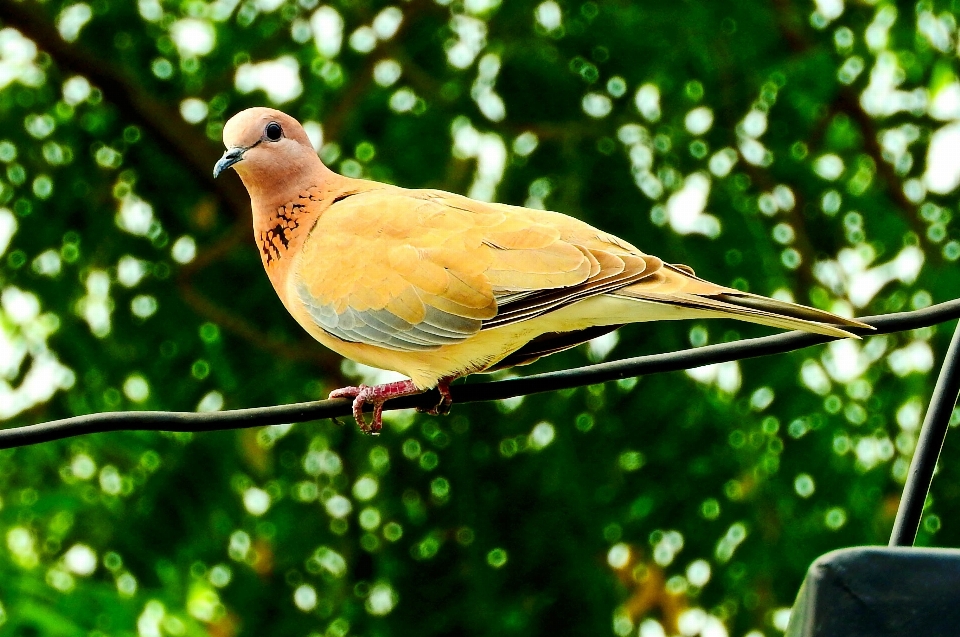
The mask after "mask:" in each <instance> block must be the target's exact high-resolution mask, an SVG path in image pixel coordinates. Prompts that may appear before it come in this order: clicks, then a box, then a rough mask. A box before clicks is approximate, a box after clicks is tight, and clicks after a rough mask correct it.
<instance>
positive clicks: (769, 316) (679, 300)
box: [614, 286, 874, 338]
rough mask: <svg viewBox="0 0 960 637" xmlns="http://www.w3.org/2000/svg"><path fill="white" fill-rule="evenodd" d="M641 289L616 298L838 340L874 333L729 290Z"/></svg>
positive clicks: (822, 314) (814, 311)
mask: <svg viewBox="0 0 960 637" xmlns="http://www.w3.org/2000/svg"><path fill="white" fill-rule="evenodd" d="M638 287H639V286H637V287H634V286H630V287H626V288H622V289H620V290H617V291H616V292H615V293H614V294H615V295H616V296H624V297H627V298H633V299H636V300H640V301H652V302H655V303H667V304H671V305H678V306H681V307H684V308H688V309H692V310H700V311H703V312H707V313H710V314H713V315H714V316H728V317H730V318H735V319H739V320H741V321H747V322H749V323H759V324H760V325H768V326H770V327H779V328H781V329H786V330H802V331H804V332H813V333H815V334H823V335H826V336H835V337H839V338H849V337H853V338H860V337H859V336H858V335H857V334H856V333H854V332H850V331H848V330H849V329H853V330H855V331H860V332H869V331H870V330H873V329H874V328H873V327H872V326H870V325H867V324H866V323H861V322H860V321H856V320H854V319H848V318H844V317H842V316H837V315H836V314H831V313H830V312H824V311H823V310H817V309H814V308H812V307H806V306H804V305H798V304H796V303H789V302H787V301H778V300H776V299H771V298H768V297H765V296H759V295H757V294H750V293H749V292H739V291H737V290H731V289H729V288H725V289H723V291H718V292H714V293H710V294H703V293H700V294H697V293H684V292H674V293H672V294H668V295H666V294H665V295H659V294H656V293H650V292H648V291H646V290H643V289H638ZM718 287H719V286H718Z"/></svg>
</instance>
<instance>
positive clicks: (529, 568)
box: [0, 0, 960, 637]
mask: <svg viewBox="0 0 960 637" xmlns="http://www.w3.org/2000/svg"><path fill="white" fill-rule="evenodd" d="M847 4H848V6H846V7H845V8H844V5H843V3H842V2H841V0H818V1H817V2H816V4H815V5H814V4H813V3H807V2H805V1H804V2H801V1H800V0H781V1H778V2H760V1H758V0H754V1H751V2H742V3H730V2H726V3H723V2H683V3H681V2H675V3H659V2H658V3H654V2H646V3H599V2H592V1H587V2H566V1H562V0H557V1H554V0H547V1H546V2H543V3H540V4H536V3H532V4H531V3H526V2H509V3H502V5H501V4H499V3H498V2H497V0H465V1H461V0H456V1H454V2H450V1H449V0H447V1H445V2H431V1H429V0H410V1H409V2H404V3H401V4H398V5H397V6H396V7H388V6H387V5H386V4H383V3H379V2H371V1H368V0H344V1H342V2H337V3H334V4H330V5H323V6H319V4H318V1H317V0H299V2H289V1H287V2H285V1H283V0H239V1H237V0H217V1H216V2H211V3H206V2H202V1H200V0H185V1H183V2H179V3H176V2H169V1H167V0H139V1H138V2H137V3H132V2H130V3H126V2H113V3H108V2H106V1H105V0H93V1H92V2H76V3H73V2H72V0H71V2H64V1H62V0H47V1H45V2H42V3H41V2H35V1H34V0H24V1H23V2H15V1H14V0H0V122H2V123H3V127H2V129H0V257H2V263H0V418H3V419H4V420H5V423H6V424H7V425H9V426H16V425H22V424H28V423H33V422H40V421H44V420H49V419H53V418H58V417H65V416H70V415H75V414H84V413H90V412H96V411H104V410H116V409H167V410H193V409H207V410H209V409H220V408H239V407H247V406H258V405H271V404H278V403H284V402H291V401H299V400H308V399H316V398H319V397H322V396H325V395H326V393H327V392H328V391H329V390H331V389H333V388H335V387H336V386H339V385H341V384H343V383H346V382H348V381H349V382H355V381H356V380H358V379H366V380H370V379H373V378H376V377H377V373H376V372H374V371H373V370H368V369H360V368H358V367H357V366H355V365H352V364H344V365H343V366H341V364H340V361H339V360H337V359H336V357H334V356H332V355H331V354H329V353H327V352H325V351H323V350H322V348H321V347H320V346H319V345H317V344H315V343H313V342H312V341H310V340H309V339H308V338H307V337H306V336H305V335H304V334H302V332H301V330H300V328H299V327H298V326H297V325H296V324H295V323H294V322H293V320H292V319H291V318H290V317H289V316H288V315H287V314H286V312H285V310H284V309H283V307H282V306H281V304H280V303H279V302H278V300H277V298H276V296H275V294H274V292H273V290H272V289H271V287H270V285H269V283H268V281H267V279H266V277H265V276H264V274H263V271H262V268H261V265H260V263H259V258H258V255H257V252H256V249H255V248H254V246H253V243H252V241H251V240H250V237H249V235H250V220H249V210H248V207H247V204H246V199H245V195H244V193H243V192H242V190H241V188H240V185H239V182H238V181H237V180H236V177H235V176H234V175H228V176H227V177H226V178H224V179H222V180H220V181H218V182H213V181H212V179H211V177H210V171H211V170H212V167H213V163H214V161H215V160H216V158H217V157H218V156H219V153H220V152H221V150H222V149H221V148H220V147H219V139H220V134H221V130H222V126H223V123H224V121H225V120H226V119H227V118H229V116H231V115H232V114H233V113H235V112H236V111H238V110H240V109H242V108H245V107H248V106H252V105H257V104H274V105H277V106H278V107H280V108H283V109H284V110H286V111H288V112H290V113H291V114H293V115H295V116H296V117H298V118H299V119H301V121H303V122H305V123H306V124H307V128H308V131H310V133H311V134H312V135H313V136H314V137H315V138H316V141H317V145H318V147H319V148H318V149H319V152H320V154H321V157H323V158H324V160H325V161H326V162H328V163H329V164H330V165H331V166H332V167H334V168H335V169H337V170H339V171H341V172H344V173H346V174H350V175H353V176H363V177H370V178H374V179H378V180H384V181H389V182H393V183H397V184H400V185H403V186H408V187H436V188H443V189H446V190H451V191H455V192H463V193H468V194H471V195H472V196H476V197H479V198H488V199H494V198H495V199H496V200H499V201H504V202H509V203H514V204H520V205H528V206H536V207H546V208H549V209H554V210H560V211H562V212H565V213H568V214H573V215H576V216H578V217H580V218H582V219H585V220H586V221H588V222H591V223H593V224H595V225H597V226H599V227H601V228H604V229H607V230H610V231H613V232H615V233H617V234H619V235H620V236H622V237H624V238H625V239H627V240H629V241H631V242H632V243H635V244H637V245H639V246H640V247H641V248H643V249H646V250H649V251H651V252H653V253H655V254H657V255H659V256H661V257H663V258H665V259H668V260H670V261H673V262H681V263H687V264H689V265H691V266H693V267H694V268H696V270H697V271H698V272H700V273H701V274H702V275H704V276H705V278H708V279H711V280H714V281H716V282H718V283H723V284H727V285H732V286H734V287H737V288H741V289H750V290H752V291H755V292H758V293H762V294H776V295H778V296H780V297H782V298H793V299H795V300H797V301H799V302H803V303H809V304H813V305H815V306H818V307H822V308H826V309H831V310H834V311H838V312H843V313H850V314H853V313H857V314H868V313H883V312H890V311H896V310H900V309H904V308H909V307H920V306H923V305H928V304H930V303H931V302H932V301H933V300H937V301H940V300H946V299H949V298H953V297H955V296H956V292H955V285H956V282H957V276H956V263H955V262H956V260H957V258H958V257H960V241H958V238H957V231H956V227H955V224H952V216H953V211H954V210H955V209H956V201H955V197H954V195H955V192H956V188H957V186H958V182H960V165H958V161H960V160H958V154H957V151H956V149H957V144H958V141H957V138H958V135H960V133H958V132H957V131H958V129H957V127H958V124H957V120H960V82H958V79H957V70H956V68H957V67H956V57H955V56H956V47H957V19H956V13H957V11H958V10H960V5H958V3H957V2H956V0H954V1H953V2H945V1H937V2H933V1H931V0H921V1H920V2H917V3H915V4H904V3H900V4H898V5H894V4H892V3H889V2H876V1H869V0H865V1H863V2H860V3H847ZM266 63H270V65H268V66H263V65H264V64H266ZM321 138H322V140H321ZM371 257H372V258H374V259H375V258H376V255H371ZM330 258H331V259H335V258H336V255H330ZM768 331H769V330H763V329H761V328H757V327H755V326H750V325H744V324H739V323H727V322H710V323H708V322H701V323H695V324H656V325H643V326H631V327H628V328H624V329H623V330H621V333H620V335H619V338H615V337H606V338H604V339H602V340H601V341H599V342H595V343H593V344H592V345H591V346H590V347H589V348H581V349H580V350H577V351H573V352H567V353H565V354H561V355H557V356H554V357H551V358H549V359H545V360H543V361H541V362H539V363H537V365H536V366H535V367H534V368H530V369H536V370H538V371H542V370H548V369H558V368H566V367H574V366H578V365H583V364H585V363H587V362H588V361H589V360H600V359H604V358H607V357H626V356H631V355H638V354H642V353H652V352H660V351H668V350H673V349H680V348H684V347H689V346H700V345H703V344H706V343H710V342H720V341H727V340H732V339H736V338H741V337H746V336H753V335H758V334H761V333H765V332H768ZM945 337H946V334H945V331H943V330H937V329H923V330H915V331H913V332H910V333H905V334H901V335H896V336H879V337H873V338H868V339H866V340H864V341H863V342H843V343H837V344H833V345H831V346H829V347H823V348H819V349H811V350H808V351H805V352H800V353H795V354H792V355H786V356H781V357H777V358H770V359H761V360H751V361H744V362H741V363H728V364H723V365H719V366H714V367H710V368H704V369H700V370H691V371H690V372H689V373H686V374H683V373H675V374H667V375H660V376H652V377H648V378H642V379H640V380H639V381H634V380H630V381H623V382H620V383H610V384H607V385H603V386H592V387H586V388H582V389H578V390H571V391H563V392H558V393H556V394H553V395H541V396H534V397H529V398H526V399H524V400H512V401H504V402H501V403H496V404H478V405H469V406H464V405H461V406H454V410H453V414H452V416H450V417H448V418H433V417H428V416H421V415H416V414H407V413H402V414H395V415H391V416H388V417H387V421H388V422H387V426H386V428H385V431H384V434H383V435H382V436H381V437H380V438H379V439H372V438H368V437H365V436H362V435H360V434H359V433H358V432H357V430H356V428H355V427H353V426H352V424H348V425H347V426H342V427H341V426H338V425H337V424H334V423H331V422H312V423H305V424H299V425H294V426H278V427H268V428H264V429H260V430H247V431H236V432H219V433H204V434H196V435H191V434H165V433H125V432H117V433H107V434H98V435H93V436H87V437H83V438H77V439H72V440H65V441H59V442H52V443H47V444H43V445H37V446H34V447H30V448H22V449H17V450H12V451H6V452H2V453H0V634H2V635H8V634H9V635H24V636H26V635H56V636H59V635H63V636H65V637H68V636H69V637H72V636H80V635H84V636H90V637H93V636H104V635H140V636H142V637H153V636H159V635H170V636H179V635H191V636H192V635H212V636H218V637H221V636H232V635H302V636H304V637H306V636H308V635H310V636H312V637H317V636H319V635H324V636H325V637H334V636H338V637H343V636H345V635H371V636H387V635H448V634H471V635H480V634H491V635H494V634H495V635H503V634H524V635H535V634H576V635H598V634H610V633H611V631H612V633H614V634H617V635H623V636H625V635H637V634H639V635H641V637H655V636H657V635H664V634H678V633H682V634H683V635H697V634H699V635H704V636H710V637H716V636H719V635H727V634H730V635H738V636H740V635H750V637H758V636H759V635H774V634H777V633H778V632H779V631H781V630H782V629H783V627H784V625H785V618H786V614H785V609H786V608H788V607H789V606H790V605H791V604H792V601H793V598H794V596H795V594H796V590H797V587H798V585H799V583H800V581H801V579H802V576H803V573H804V571H805V569H806V567H807V565H808V564H809V563H810V562H811V561H812V560H813V559H814V558H815V557H816V556H817V555H819V554H821V553H823V552H825V551H827V550H830V549H832V548H836V547H841V546H848V545H853V544H869V543H883V542H885V540H886V536H887V534H888V533H889V529H890V527H891V525H892V521H893V515H894V512H895V510H896V504H897V499H898V496H899V491H900V489H901V486H902V482H903V480H904V477H905V475H906V470H907V466H908V462H909V458H910V455H911V453H912V449H913V445H914V442H915V438H916V433H917V428H918V424H919V421H920V419H921V418H922V413H923V409H924V405H925V401H926V400H927V397H928V395H929V392H930V387H931V384H932V379H931V375H932V370H933V368H934V367H935V363H936V361H937V360H939V352H942V351H943V350H944V349H945ZM524 371H525V369H524V370H520V371H514V373H523V372H524ZM472 380H473V382H482V380H483V379H481V378H475V379H472ZM958 452H960V442H958V441H957V438H956V437H950V438H948V440H947V446H946V448H945V451H944V457H945V459H946V461H945V462H944V466H943V467H941V472H940V475H939V477H938V479H937V481H936V482H935V484H934V489H933V493H932V495H931V497H930V502H929V511H928V512H927V514H926V515H925V520H924V523H923V528H922V529H921V532H920V542H921V543H924V544H934V543H937V544H947V545H949V544H956V543H957V542H958V541H960V529H958V527H955V526H954V525H953V521H954V520H955V519H956V518H954V517H952V516H951V515H950V514H949V512H950V511H954V510H956V509H957V508H958V507H960V488H958V487H957V485H958V484H960V476H958V475H957V470H956V469H955V468H954V467H955V463H953V462H951V461H950V460H951V459H952V458H955V457H957V454H958Z"/></svg>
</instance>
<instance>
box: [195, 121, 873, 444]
mask: <svg viewBox="0 0 960 637" xmlns="http://www.w3.org/2000/svg"><path fill="white" fill-rule="evenodd" d="M223 142H224V146H225V147H226V151H225V152H224V154H223V156H222V157H221V158H220V160H219V161H218V162H217V163H216V166H215V167H214V169H213V175H214V178H216V177H218V176H219V175H220V174H221V173H223V171H225V170H227V169H228V168H232V169H234V170H235V171H236V172H237V174H238V175H239V176H240V179H241V181H242V182H243V184H244V186H245V187H246V189H247V192H248V194H249V196H250V202H251V207H252V210H253V230H254V238H255V240H256V243H257V246H258V248H259V251H260V257H261V260H262V262H263V266H264V268H265V270H266V273H267V277H268V278H269V279H270V282H271V283H272V284H273V287H274V289H275V290H276V292H277V295H278V296H279V297H280V301H281V302H282V303H283V305H284V306H285V307H286V309H287V310H288V311H289V313H290V314H291V315H292V316H293V318H294V319H295V320H296V321H297V322H298V323H299V324H300V325H301V326H302V327H303V328H304V329H305V330H306V331H307V332H308V333H309V334H310V335H311V336H312V337H313V338H315V339H316V340H317V341H319V342H320V343H321V344H323V345H325V346H326V347H328V348H330V349H331V350H333V351H334V352H336V353H338V354H340V355H341V356H344V357H346V358H349V359H351V360H353V361H356V362H358V363H362V364H364V365H368V366H371V367H376V368H380V369H386V370H392V371H395V372H399V373H400V374H402V375H403V376H405V377H406V378H407V379H408V380H403V381H397V382H392V383H386V384H382V385H375V386H367V385H362V384H361V385H358V386H356V387H345V388H342V389H337V390H335V391H333V392H331V393H330V398H350V399H352V400H353V402H352V412H353V416H354V418H355V419H356V421H357V424H358V425H359V427H360V429H361V431H363V432H364V433H369V434H377V433H379V432H380V430H381V428H382V410H383V404H384V402H385V401H387V400H389V399H392V398H397V397H400V396H407V395H412V394H418V393H421V392H424V391H427V390H430V389H433V388H436V389H437V390H439V393H440V395H441V401H440V403H439V404H438V405H437V406H436V407H435V408H434V409H432V410H431V411H430V413H442V412H445V411H447V410H449V408H450V404H451V403H452V398H451V395H450V383H451V382H452V381H454V380H455V379H458V378H462V377H463V376H467V375H469V374H473V373H478V372H490V371H493V370H497V369H503V368H506V367H511V366H514V365H522V364H527V363H531V362H533V361H535V360H537V359H538V358H540V357H542V356H546V355H548V354H553V353H555V352H559V351H562V350H566V349H568V348H571V347H574V346H576V345H579V344H581V343H584V342H586V341H589V340H591V339H593V338H595V337H597V336H600V335H603V334H606V333H609V332H611V331H613V330H615V329H617V328H619V327H621V326H623V325H625V324H628V323H637V322H645V321H660V320H675V319H702V318H719V317H727V318H734V319H739V320H742V321H748V322H751V323H759V324H762V325H767V326H772V327H776V328H782V329H788V330H804V331H807V332H814V333H817V334H823V335H827V336H832V337H837V338H846V337H851V336H853V337H857V338H858V336H856V334H853V333H851V332H850V331H849V330H851V329H852V330H854V331H857V330H869V329H872V328H871V327H870V326H868V325H866V324H864V323H861V322H859V321H856V320H853V319H848V318H844V317H841V316H837V315H835V314H832V313H829V312H825V311H822V310H818V309H814V308H810V307H805V306H802V305H797V304H794V303H789V302H786V301H780V300H775V299H771V298H767V297H764V296H760V295H756V294H751V293H747V292H743V291H740V290H737V289H733V288H729V287H725V286H722V285H717V284H715V283H711V282H709V281H707V280H705V279H702V278H700V277H699V276H697V275H696V273H695V272H694V271H693V269H691V268H690V267H688V266H685V265H680V264H671V263H667V262H666V261H663V260H662V259H660V258H658V257H656V256H653V255H651V254H647V253H645V252H642V251H641V250H640V249H639V248H637V247H635V246H633V245H632V244H630V243H628V242H627V241H625V240H623V239H621V238H619V237H617V236H615V235H613V234H610V233H608V232H604V231H603V230H600V229H597V228H595V227H593V226H591V225H589V224H587V223H585V222H583V221H580V220H579V219H576V218H574V217H571V216H568V215H565V214H562V213H559V212H550V211H544V210H535V209H531V208H524V207H519V206H512V205H507V204H502V203H489V202H484V201H477V200H473V199H470V198H468V197H465V196H462V195H458V194H453V193H449V192H444V191H441V190H430V189H406V188H402V187H399V186H395V185H390V184H385V183H379V182H376V181H370V180H365V179H357V178H351V177H346V176H343V175H340V174H338V173H336V172H334V171H333V170H331V169H330V168H328V167H327V166H326V165H324V163H323V162H322V161H321V160H320V158H319V157H318V155H317V152H316V150H315V149H314V147H313V145H312V144H311V142H310V139H309V138H308V136H307V134H306V132H305V131H304V128H303V127H302V126H301V124H300V123H299V122H298V121H297V120H296V119H294V118H293V117H291V116H290V115H287V114H286V113H283V112H282V111H279V110H276V109H272V108H265V107H255V108H249V109H246V110H243V111H241V112H239V113H237V114H235V115H234V116H233V117H231V118H230V120H229V121H227V123H226V124H225V125H224V128H223ZM367 405H371V406H372V407H373V416H372V420H371V422H370V423H367V422H366V421H365V418H364V414H363V411H364V407H365V406H367Z"/></svg>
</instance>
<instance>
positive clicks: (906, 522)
mask: <svg viewBox="0 0 960 637" xmlns="http://www.w3.org/2000/svg"><path fill="white" fill-rule="evenodd" d="M958 394H960V322H958V323H957V329H956V330H954V332H953V339H952V340H951V341H950V348H949V349H948V350H947V355H946V357H945V358H944V359H943V366H942V367H941V368H940V376H939V377H938V378H937V385H936V387H934V389H933V395H932V396H931V397H930V406H929V407H927V415H926V416H924V418H923V427H921V429H920V437H919V438H918V439H917V448H916V450H915V451H914V452H913V460H911V461H910V473H908V474H907V483H906V484H905V485H904V486H903V495H902V496H901V497H900V508H899V509H897V519H896V521H895V522H894V523H893V531H892V532H891V533H890V546H913V541H914V540H915V539H917V530H918V529H919V528H920V518H921V517H922V516H923V505H924V504H925V502H926V500H927V492H929V491H930V483H931V482H933V472H934V470H935V469H936V468H937V460H938V459H939V458H940V451H941V449H943V441H944V439H945V438H946V437H947V429H948V428H949V426H950V415H951V414H952V413H953V408H954V405H956V404H957V395H958Z"/></svg>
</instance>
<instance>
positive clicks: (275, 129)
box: [264, 122, 283, 142]
mask: <svg viewBox="0 0 960 637" xmlns="http://www.w3.org/2000/svg"><path fill="white" fill-rule="evenodd" d="M264 133H265V134H266V136H267V139H269V140H270V141H272V142H276V141H280V138H281V137H283V129H282V128H280V124H278V123H276V122H270V123H269V124H267V128H266V130H265V131H264Z"/></svg>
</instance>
